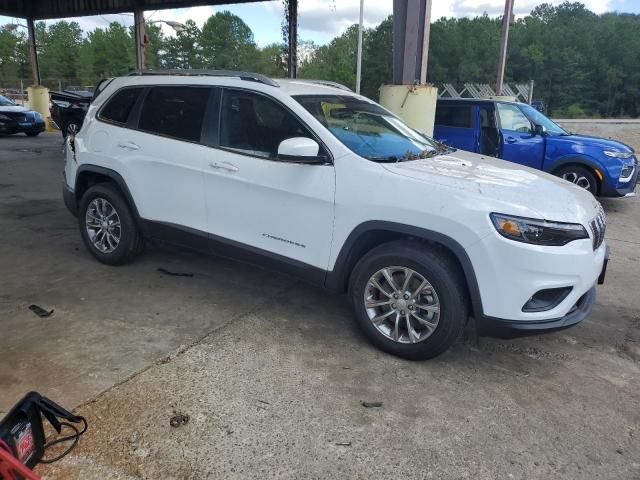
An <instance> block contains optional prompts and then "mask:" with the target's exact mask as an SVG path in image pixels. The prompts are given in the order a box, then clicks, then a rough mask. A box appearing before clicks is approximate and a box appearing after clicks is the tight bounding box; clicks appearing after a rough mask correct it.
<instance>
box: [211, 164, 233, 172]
mask: <svg viewBox="0 0 640 480" xmlns="http://www.w3.org/2000/svg"><path fill="white" fill-rule="evenodd" d="M209 166H210V167H211V168H215V169H216V170H225V171H227V172H237V171H239V170H240V169H239V168H238V167H236V166H235V165H234V164H233V163H229V162H209Z"/></svg>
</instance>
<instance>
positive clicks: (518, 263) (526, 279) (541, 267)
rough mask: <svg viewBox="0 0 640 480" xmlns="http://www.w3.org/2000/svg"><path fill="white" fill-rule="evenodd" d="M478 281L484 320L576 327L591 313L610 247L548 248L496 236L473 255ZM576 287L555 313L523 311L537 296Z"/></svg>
mask: <svg viewBox="0 0 640 480" xmlns="http://www.w3.org/2000/svg"><path fill="white" fill-rule="evenodd" d="M468 254H469V257H470V259H471V263H472V264H473V267H474V270H475V274H476V277H477V280H478V287H479V290H480V298H481V301H482V310H483V314H484V317H486V319H489V320H494V321H496V322H499V323H503V324H506V325H508V326H509V327H511V328H518V329H545V328H557V327H562V326H567V325H570V324H573V323H577V322H579V321H580V320H582V319H583V318H584V317H585V316H586V315H587V314H588V313H589V312H590V310H591V307H592V306H593V302H594V300H595V285H596V283H597V281H598V278H599V277H600V275H601V273H602V271H603V264H604V261H605V256H607V246H606V244H605V243H604V242H603V243H602V245H600V246H599V247H598V249H596V250H595V251H594V250H593V243H592V241H591V239H584V240H576V241H573V242H571V243H569V244H567V245H564V246H562V247H543V246H537V245H530V244H526V243H521V242H515V241H512V240H508V239H506V238H503V237H501V236H499V235H498V234H497V233H496V234H491V235H489V236H487V237H485V238H484V239H483V240H481V241H480V242H478V243H477V244H475V245H474V246H473V247H471V248H470V249H469V250H468ZM565 287H569V288H571V291H570V292H569V293H568V294H567V295H566V297H564V299H562V300H561V301H560V302H559V303H557V304H555V305H553V306H552V308H549V309H545V310H539V311H524V310H523V307H524V306H525V304H527V302H528V301H529V300H530V299H531V298H532V296H533V295H534V294H536V293H537V292H539V291H541V290H546V289H559V288H565Z"/></svg>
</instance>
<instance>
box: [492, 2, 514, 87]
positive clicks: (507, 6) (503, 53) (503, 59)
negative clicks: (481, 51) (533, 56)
mask: <svg viewBox="0 0 640 480" xmlns="http://www.w3.org/2000/svg"><path fill="white" fill-rule="evenodd" d="M512 15H513V0H505V2H504V16H503V17H502V35H501V36H500V56H499V57H498V80H497V82H496V95H502V86H503V84H504V67H505V65H506V63H507V43H508V41H509V26H510V24H511V16H512Z"/></svg>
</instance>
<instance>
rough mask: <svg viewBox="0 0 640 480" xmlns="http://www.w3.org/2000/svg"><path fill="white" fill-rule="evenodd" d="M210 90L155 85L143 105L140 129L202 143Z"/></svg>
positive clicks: (139, 123) (205, 88)
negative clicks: (203, 122)
mask: <svg viewBox="0 0 640 480" xmlns="http://www.w3.org/2000/svg"><path fill="white" fill-rule="evenodd" d="M210 93H211V89H210V88H207V87H184V86H176V87H151V89H150V91H149V93H148V94H147V96H146V98H145V99H144V103H143V104H142V111H141V112H140V121H139V122H138V128H139V129H140V130H144V131H145V132H149V133H157V134H160V135H165V136H167V137H173V138H177V139H180V140H188V141H191V142H199V141H200V132H201V130H202V121H203V119H204V112H205V109H206V107H207V102H208V100H209V95H210Z"/></svg>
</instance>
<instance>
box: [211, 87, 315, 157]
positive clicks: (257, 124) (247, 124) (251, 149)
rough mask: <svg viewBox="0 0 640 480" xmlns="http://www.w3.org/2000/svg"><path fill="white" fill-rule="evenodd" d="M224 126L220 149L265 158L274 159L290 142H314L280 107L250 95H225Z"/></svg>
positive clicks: (234, 92)
mask: <svg viewBox="0 0 640 480" xmlns="http://www.w3.org/2000/svg"><path fill="white" fill-rule="evenodd" d="M221 122H222V123H221V125H220V146H222V147H227V148H233V149H234V150H240V151H243V152H247V153H250V154H251V155H256V156H260V157H265V158H275V157H276V155H277V153H278V145H280V142H282V141H283V140H286V139H287V138H293V137H307V138H312V136H311V135H310V134H309V132H308V130H307V129H306V128H305V127H304V126H303V125H302V124H301V123H300V121H299V120H298V119H297V118H295V117H294V116H293V115H292V114H291V113H289V112H288V111H287V110H286V109H285V108H284V107H282V106H281V105H280V104H278V103H277V102H275V101H273V100H271V99H269V98H267V97H264V96H262V95H257V94H254V93H249V92H241V91H236V90H225V91H224V95H223V101H222V120H221Z"/></svg>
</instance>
